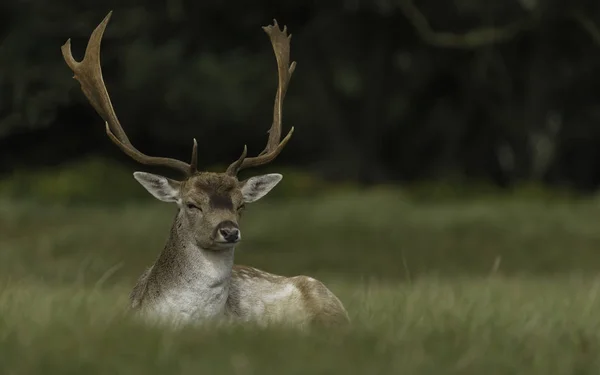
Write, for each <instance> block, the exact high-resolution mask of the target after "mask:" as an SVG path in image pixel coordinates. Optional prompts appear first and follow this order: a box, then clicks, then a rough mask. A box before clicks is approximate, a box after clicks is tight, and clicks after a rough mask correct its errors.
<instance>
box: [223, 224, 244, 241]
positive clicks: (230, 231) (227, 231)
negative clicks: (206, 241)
mask: <svg viewBox="0 0 600 375" xmlns="http://www.w3.org/2000/svg"><path fill="white" fill-rule="evenodd" d="M219 234H221V236H222V237H223V239H224V240H225V241H227V242H237V241H238V240H239V239H240V230H239V229H237V228H233V227H225V228H221V229H219Z"/></svg>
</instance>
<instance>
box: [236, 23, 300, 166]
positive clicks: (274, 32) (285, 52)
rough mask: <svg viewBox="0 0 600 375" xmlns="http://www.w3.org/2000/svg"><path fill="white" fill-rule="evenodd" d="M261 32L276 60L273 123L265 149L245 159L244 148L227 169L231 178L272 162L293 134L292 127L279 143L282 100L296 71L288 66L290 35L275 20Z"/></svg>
mask: <svg viewBox="0 0 600 375" xmlns="http://www.w3.org/2000/svg"><path fill="white" fill-rule="evenodd" d="M263 30H264V31H265V32H266V33H267V34H268V35H269V38H270V39H271V44H272V45H273V51H274V52H275V58H276V59H277V72H278V75H279V84H278V87H277V94H276V95H275V105H274V107H273V123H272V125H271V128H270V129H269V140H268V142H267V146H266V147H265V149H264V150H263V151H262V152H261V153H260V154H259V155H258V156H256V157H251V158H247V157H246V155H247V153H248V149H247V148H246V146H244V151H243V152H242V155H241V156H240V158H239V159H238V160H236V161H235V162H233V163H232V164H231V165H230V166H229V167H228V168H227V172H226V173H227V174H229V175H232V176H236V175H237V173H238V172H239V171H241V170H242V169H244V168H250V167H257V166H260V165H264V164H267V163H270V162H271V161H273V160H274V159H275V158H276V157H277V155H279V153H280V152H281V150H283V148H284V147H285V145H286V144H287V143H288V141H289V140H290V138H291V137H292V134H293V133H294V127H292V128H291V129H290V131H289V133H288V134H287V135H286V137H285V138H284V139H283V141H281V142H280V139H281V113H282V105H283V99H284V98H285V94H286V92H287V88H288V85H289V83H290V79H291V78H292V74H293V73H294V69H296V62H295V61H293V62H292V63H291V64H290V40H291V38H292V35H291V34H290V35H288V34H287V26H284V27H283V30H280V29H279V25H278V24H277V20H273V25H269V26H263Z"/></svg>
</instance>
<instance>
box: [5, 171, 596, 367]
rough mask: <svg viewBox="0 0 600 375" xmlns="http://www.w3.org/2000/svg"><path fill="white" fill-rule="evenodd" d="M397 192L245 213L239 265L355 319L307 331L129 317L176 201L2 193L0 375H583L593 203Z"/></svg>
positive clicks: (280, 203) (590, 347)
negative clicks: (157, 323) (172, 327)
mask: <svg viewBox="0 0 600 375" xmlns="http://www.w3.org/2000/svg"><path fill="white" fill-rule="evenodd" d="M291 180H293V177H290V181H291ZM128 181H129V183H127V181H125V182H124V184H130V185H131V186H136V185H135V184H136V182H135V181H134V180H133V178H131V179H130V180H128ZM286 183H290V182H289V181H288V180H286V179H284V182H283V183H282V185H281V187H282V188H284V187H285V186H286ZM104 188H105V189H108V188H109V187H107V186H105V187H104ZM139 189H140V190H142V188H141V187H139ZM276 190H277V189H276ZM111 194H113V196H112V198H113V199H114V201H115V202H117V201H119V191H113V192H112V193H111ZM107 196H109V194H107ZM292 196H293V195H292ZM411 197H414V195H411V194H409V192H405V191H402V190H399V189H383V188H379V189H370V190H365V191H362V192H351V191H346V192H337V193H323V194H321V195H319V196H316V197H300V198H294V199H281V198H278V197H277V196H273V197H272V198H270V199H269V198H265V200H264V201H261V202H258V203H256V204H253V205H252V207H249V208H248V210H247V212H246V214H245V218H244V219H243V222H242V226H243V231H244V243H243V245H241V246H240V247H239V251H238V252H237V259H238V262H239V263H243V264H249V265H253V266H257V267H260V268H263V269H265V270H268V271H271V272H276V273H282V274H287V275H293V274H309V275H312V276H316V277H319V278H321V279H322V280H324V281H325V282H326V283H327V284H328V285H329V286H330V288H331V289H332V290H333V291H334V292H335V293H336V294H338V295H339V296H340V298H341V299H342V300H343V302H344V303H345V305H346V307H347V308H348V310H349V313H350V315H351V317H352V319H353V327H352V329H351V330H350V331H349V332H325V331H318V332H312V333H308V334H301V333H297V332H293V331H289V330H287V331H286V330H283V329H275V328H274V329H269V330H264V331H263V330H257V329H252V328H235V329H234V328H231V329H225V328H223V329H210V328H204V329H203V328H198V329H186V330H185V331H182V332H170V331H166V330H160V329H158V328H150V327H144V326H143V325H141V324H140V323H138V322H136V321H135V320H133V319H131V317H129V316H128V315H127V313H126V306H127V294H128V293H129V290H130V288H131V287H132V286H133V283H134V282H135V279H136V278H137V277H138V275H139V274H140V273H141V272H142V270H143V269H144V268H145V267H146V266H148V265H150V264H151V262H152V261H153V260H154V259H155V257H156V256H157V255H158V253H159V251H160V250H161V248H162V245H163V243H164V241H165V238H166V236H167V233H168V230H169V226H170V223H171V219H172V216H173V215H174V210H175V208H174V207H173V206H170V205H167V204H164V203H160V202H157V201H155V200H153V198H151V197H150V196H147V198H145V200H144V201H141V202H140V201H131V202H130V203H126V202H125V203H124V202H119V204H118V205H116V204H115V205H112V206H106V205H97V204H96V205H87V204H79V205H70V206H68V205H64V204H63V205H51V204H48V203H31V202H29V203H25V202H23V201H19V200H16V201H14V200H10V199H8V198H5V199H3V200H2V201H1V203H0V231H1V232H0V373H2V374H34V373H36V374H38V373H39V374H61V375H62V374H84V373H85V374H107V373H111V374H112V373H115V374H166V373H169V374H198V373H208V374H220V373H223V374H225V373H231V374H258V373H261V374H277V375H279V374H286V375H287V374H371V373H372V374H392V373H403V374H415V375H419V374H486V375H487V374H511V375H512V374H527V375H550V374H565V375H566V374H597V371H598V369H599V368H600V360H599V359H598V358H599V357H598V355H597V354H598V352H599V350H600V277H599V276H598V275H597V270H598V269H599V268H600V254H599V250H598V249H599V245H600V231H599V230H598V227H599V223H598V221H599V218H600V204H598V202H595V201H593V200H585V201H575V200H568V199H563V198H560V199H558V198H556V199H555V200H551V199H539V198H538V199H534V198H528V196H527V195H522V196H515V197H512V198H510V197H501V196H496V197H492V196H487V197H485V198H481V199H477V198H475V199H470V200H463V199H461V200H457V199H453V200H445V201H444V200H438V201H436V202H432V201H430V202H427V201H426V199H425V197H423V196H420V197H419V200H415V199H413V198H411Z"/></svg>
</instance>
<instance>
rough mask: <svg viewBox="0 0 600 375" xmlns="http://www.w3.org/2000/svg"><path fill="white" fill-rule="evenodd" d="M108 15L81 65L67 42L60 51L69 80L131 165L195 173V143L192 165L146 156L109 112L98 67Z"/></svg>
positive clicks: (108, 100)
mask: <svg viewBox="0 0 600 375" xmlns="http://www.w3.org/2000/svg"><path fill="white" fill-rule="evenodd" d="M111 15H112V11H110V12H109V13H108V15H106V17H104V19H103V20H102V22H100V24H99V25H98V26H97V27H96V29H95V30H94V32H93V33H92V35H91V36H90V39H89V41H88V45H87V47H86V49H85V55H84V58H83V60H82V61H76V60H75V58H74V57H73V53H72V52H71V39H68V40H67V42H66V43H65V44H64V45H63V46H62V47H61V51H62V55H63V58H64V59H65V62H66V63H67V65H68V66H69V68H71V70H72V71H73V73H74V76H73V78H75V79H76V80H77V81H79V83H80V85H81V90H82V91H83V93H84V95H85V96H86V97H87V99H88V100H89V102H90V104H91V105H92V106H93V107H94V109H95V110H96V112H98V114H99V115H100V116H101V117H102V119H103V120H104V122H105V125H106V134H107V135H108V137H109V138H110V140H111V141H112V142H113V143H115V144H116V145H117V146H118V147H119V148H120V149H121V151H123V152H124V153H125V154H127V155H128V156H129V157H131V158H132V159H134V160H135V161H137V162H139V163H141V164H144V165H154V166H164V167H169V168H172V169H175V170H178V171H180V172H182V173H184V174H186V175H191V174H193V173H195V172H196V166H197V160H196V156H197V143H196V141H195V140H194V149H193V150H192V162H191V164H187V163H185V162H183V161H181V160H177V159H171V158H163V157H155V156H148V155H146V154H144V153H142V152H140V151H139V150H138V149H136V148H135V147H134V146H133V145H132V144H131V142H130V141H129V138H128V137H127V134H125V131H124V130H123V127H122V126H121V123H120V122H119V119H118V118H117V115H116V113H115V110H114V108H113V105H112V102H111V100H110V96H109V95H108V91H107V90H106V85H105V84H104V79H103V78H102V67H101V65H100V45H101V43H102V36H103V35H104V30H105V29H106V25H107V24H108V21H109V20H110V17H111Z"/></svg>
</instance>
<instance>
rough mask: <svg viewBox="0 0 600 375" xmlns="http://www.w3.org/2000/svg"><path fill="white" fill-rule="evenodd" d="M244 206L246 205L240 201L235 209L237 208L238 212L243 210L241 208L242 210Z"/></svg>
mask: <svg viewBox="0 0 600 375" xmlns="http://www.w3.org/2000/svg"><path fill="white" fill-rule="evenodd" d="M244 208H246V205H245V204H243V203H242V204H241V205H240V206H239V207H238V209H237V210H238V212H241V211H243V210H244Z"/></svg>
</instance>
